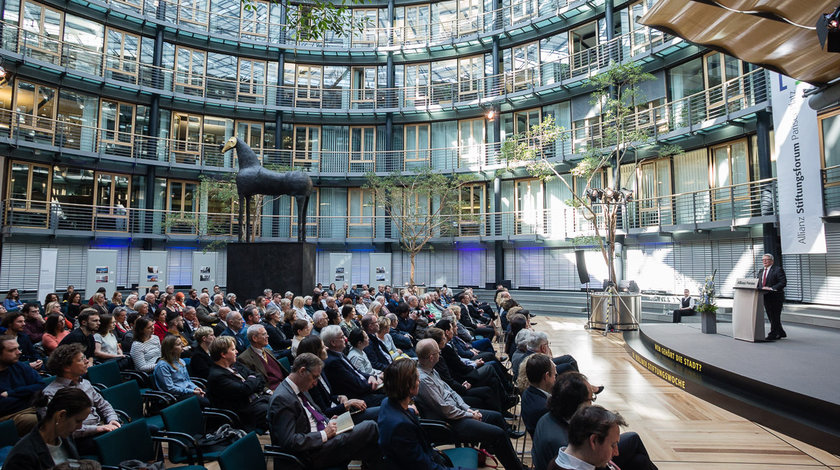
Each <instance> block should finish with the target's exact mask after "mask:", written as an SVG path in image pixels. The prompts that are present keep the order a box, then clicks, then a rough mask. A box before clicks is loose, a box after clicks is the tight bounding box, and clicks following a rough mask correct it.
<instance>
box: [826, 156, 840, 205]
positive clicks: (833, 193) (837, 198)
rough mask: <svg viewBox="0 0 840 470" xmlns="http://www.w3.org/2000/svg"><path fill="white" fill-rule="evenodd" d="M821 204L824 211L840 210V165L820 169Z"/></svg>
mask: <svg viewBox="0 0 840 470" xmlns="http://www.w3.org/2000/svg"><path fill="white" fill-rule="evenodd" d="M822 178H823V206H824V207H825V211H826V212H831V211H838V210H840V165H834V166H829V167H827V168H823V169H822Z"/></svg>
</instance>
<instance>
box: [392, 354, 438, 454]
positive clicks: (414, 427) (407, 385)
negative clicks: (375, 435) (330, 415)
mask: <svg viewBox="0 0 840 470" xmlns="http://www.w3.org/2000/svg"><path fill="white" fill-rule="evenodd" d="M419 389H420V375H419V374H418V372H417V365H416V364H415V363H414V361H396V362H394V363H392V364H391V365H389V366H388V368H387V369H385V395H387V397H386V398H385V400H383V401H382V405H381V406H380V407H379V417H378V419H377V424H378V425H379V448H380V449H381V450H382V454H383V455H384V457H385V463H386V467H387V468H389V469H404V468H422V469H426V470H445V469H446V468H448V467H447V466H446V462H445V461H444V460H443V458H442V457H441V455H440V454H438V453H437V452H436V451H435V450H434V449H433V448H432V446H431V444H429V441H428V439H427V438H426V433H425V432H424V431H423V428H422V427H421V426H420V420H419V419H418V416H417V411H416V410H415V409H414V406H413V405H412V400H413V399H414V397H415V396H416V395H417V393H418V391H419Z"/></svg>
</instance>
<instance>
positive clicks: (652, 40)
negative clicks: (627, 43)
mask: <svg viewBox="0 0 840 470" xmlns="http://www.w3.org/2000/svg"><path fill="white" fill-rule="evenodd" d="M653 3H654V0H642V1H641V2H638V3H634V4H632V5H630V31H631V32H632V36H630V38H631V40H632V42H633V44H632V54H633V55H636V54H639V53H642V52H647V51H648V50H650V48H651V47H653V46H656V45H658V44H661V43H662V40H663V34H662V32H661V31H659V30H656V29H653V28H648V27H647V26H645V25H643V24H641V23H639V22H638V19H639V18H641V17H643V16H645V13H647V12H648V10H649V9H650V8H651V7H652V6H653Z"/></svg>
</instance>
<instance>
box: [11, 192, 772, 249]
mask: <svg viewBox="0 0 840 470" xmlns="http://www.w3.org/2000/svg"><path fill="white" fill-rule="evenodd" d="M775 190H776V185H775V180H772V179H768V180H762V181H754V182H749V183H745V184H740V185H734V186H727V187H723V188H711V189H707V190H703V191H694V192H689V193H682V194H674V195H668V196H663V197H658V198H651V199H641V200H638V201H634V202H632V203H630V204H628V205H627V208H626V211H627V212H626V214H625V215H623V216H622V219H620V220H619V223H618V226H619V227H624V228H628V229H639V228H648V227H653V228H661V227H663V226H671V225H684V224H693V225H695V226H703V224H706V223H718V226H719V225H720V224H719V223H720V222H724V223H726V225H738V224H748V223H751V221H750V220H749V219H753V218H756V217H767V216H770V217H775V216H776V213H777V200H776V193H775ZM2 208H3V212H2V213H3V215H4V218H3V226H4V227H9V228H19V229H39V230H50V231H78V232H84V233H87V232H97V233H99V232H107V233H113V234H119V233H122V234H126V235H132V236H134V235H147V236H189V237H197V238H200V239H206V240H210V239H214V238H223V239H230V238H232V237H236V236H237V234H238V228H237V221H238V217H237V214H236V213H235V212H233V213H207V212H197V211H192V212H189V211H188V212H177V211H175V212H173V211H166V210H160V209H143V208H126V207H122V206H118V207H108V206H96V205H85V204H71V203H62V202H58V201H57V199H53V200H52V202H47V201H44V200H40V201H37V200H26V199H10V200H6V201H4V202H3V204H2ZM388 221H389V217H388V216H384V215H377V216H373V215H350V216H309V217H307V236H308V237H311V238H321V239H348V240H351V239H359V240H363V239H383V240H394V241H396V240H398V239H399V234H398V233H397V230H396V228H395V224H392V223H388ZM625 221H626V224H625ZM252 223H253V226H254V233H256V234H257V236H258V237H260V238H296V237H297V223H296V217H295V216H293V215H259V216H255V217H253V222H252ZM595 223H597V224H598V225H599V227H600V230H601V233H602V234H603V233H604V232H603V229H604V220H603V217H602V216H600V215H599V216H598V217H596V219H595V220H591V219H588V218H586V217H584V216H583V214H582V212H580V211H579V210H577V209H573V208H570V207H568V206H565V205H563V206H560V207H556V208H551V209H545V210H536V211H518V212H488V213H476V214H463V215H450V216H446V215H442V216H438V217H437V218H436V219H435V224H434V226H436V227H437V228H436V229H435V231H434V236H435V237H436V238H453V237H454V238H474V237H483V238H500V237H501V238H508V237H526V238H530V237H537V238H547V239H570V238H574V237H576V236H580V235H592V234H593V233H594V224H595Z"/></svg>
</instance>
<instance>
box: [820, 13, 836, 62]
mask: <svg viewBox="0 0 840 470" xmlns="http://www.w3.org/2000/svg"><path fill="white" fill-rule="evenodd" d="M817 38H818V39H819V40H820V48H821V49H825V51H826V52H840V7H838V8H837V9H836V10H834V13H825V14H822V15H820V17H819V18H817Z"/></svg>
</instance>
